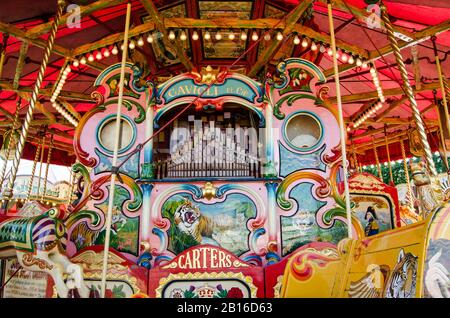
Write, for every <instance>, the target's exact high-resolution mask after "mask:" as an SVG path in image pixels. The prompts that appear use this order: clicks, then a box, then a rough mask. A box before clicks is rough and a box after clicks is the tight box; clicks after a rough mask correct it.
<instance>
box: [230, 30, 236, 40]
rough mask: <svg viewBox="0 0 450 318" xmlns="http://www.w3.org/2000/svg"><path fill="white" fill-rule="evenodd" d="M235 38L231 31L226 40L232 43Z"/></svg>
mask: <svg viewBox="0 0 450 318" xmlns="http://www.w3.org/2000/svg"><path fill="white" fill-rule="evenodd" d="M235 37H236V36H235V35H234V32H233V31H231V32H230V33H229V34H228V40H230V41H233V40H234V38H235Z"/></svg>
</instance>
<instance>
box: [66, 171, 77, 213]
mask: <svg viewBox="0 0 450 318" xmlns="http://www.w3.org/2000/svg"><path fill="white" fill-rule="evenodd" d="M75 177H76V176H75V172H73V170H72V169H70V187H69V198H68V200H67V205H69V204H70V203H71V202H72V193H73V188H74V187H75V183H76V178H75Z"/></svg>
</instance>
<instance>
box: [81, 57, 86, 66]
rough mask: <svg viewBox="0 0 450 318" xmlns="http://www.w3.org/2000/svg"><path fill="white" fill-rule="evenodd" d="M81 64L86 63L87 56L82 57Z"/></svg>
mask: <svg viewBox="0 0 450 318" xmlns="http://www.w3.org/2000/svg"><path fill="white" fill-rule="evenodd" d="M80 64H83V65H85V64H86V58H85V57H84V56H83V57H82V58H81V59H80Z"/></svg>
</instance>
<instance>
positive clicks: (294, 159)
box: [278, 141, 326, 177]
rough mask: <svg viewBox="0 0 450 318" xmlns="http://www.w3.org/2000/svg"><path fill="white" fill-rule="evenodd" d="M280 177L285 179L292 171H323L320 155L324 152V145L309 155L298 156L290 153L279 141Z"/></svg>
mask: <svg viewBox="0 0 450 318" xmlns="http://www.w3.org/2000/svg"><path fill="white" fill-rule="evenodd" d="M278 147H279V150H280V170H279V171H280V176H281V177H286V176H287V175H289V174H291V173H292V172H294V171H298V170H302V169H317V170H321V171H325V169H326V166H325V164H324V163H323V162H322V161H321V160H320V156H321V153H322V152H323V151H324V150H325V145H323V146H322V147H321V148H320V149H317V150H316V151H315V152H312V153H310V154H299V153H295V152H292V151H290V150H289V149H288V148H286V147H285V146H284V145H283V144H282V143H281V142H280V141H278Z"/></svg>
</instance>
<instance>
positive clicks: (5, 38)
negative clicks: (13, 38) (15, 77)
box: [0, 33, 9, 78]
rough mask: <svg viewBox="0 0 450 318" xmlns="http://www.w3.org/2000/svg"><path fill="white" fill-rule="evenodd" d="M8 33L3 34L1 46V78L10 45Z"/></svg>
mask: <svg viewBox="0 0 450 318" xmlns="http://www.w3.org/2000/svg"><path fill="white" fill-rule="evenodd" d="M8 38H9V34H8V33H3V43H2V44H0V78H1V77H2V73H3V64H4V63H5V57H6V47H7V45H8Z"/></svg>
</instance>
